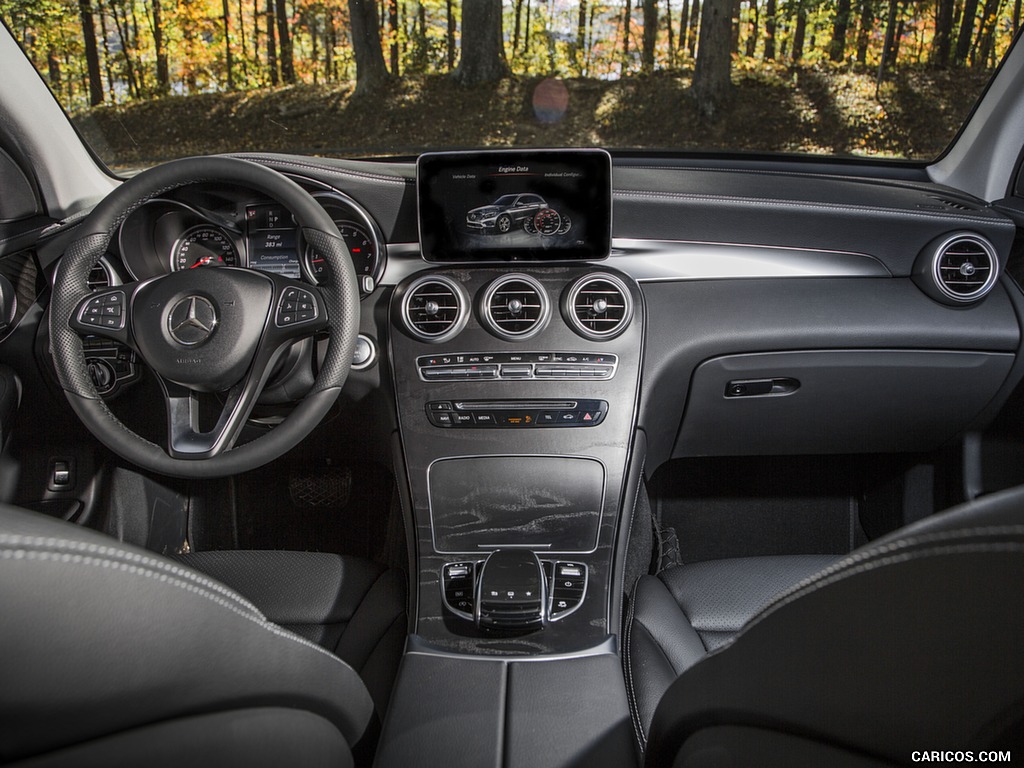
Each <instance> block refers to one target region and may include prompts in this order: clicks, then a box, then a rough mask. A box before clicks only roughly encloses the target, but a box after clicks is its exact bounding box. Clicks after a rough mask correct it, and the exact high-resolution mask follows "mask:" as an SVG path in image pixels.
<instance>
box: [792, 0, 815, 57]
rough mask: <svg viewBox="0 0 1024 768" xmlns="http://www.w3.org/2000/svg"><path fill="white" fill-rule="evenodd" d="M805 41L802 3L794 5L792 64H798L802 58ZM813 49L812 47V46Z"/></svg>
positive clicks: (804, 15) (805, 9) (805, 31)
mask: <svg viewBox="0 0 1024 768" xmlns="http://www.w3.org/2000/svg"><path fill="white" fill-rule="evenodd" d="M806 40H807V8H805V7H804V4H803V3H802V2H798V3H797V5H796V29H795V30H794V31H793V63H794V64H799V63H800V60H801V59H803V57H804V43H805V41H806ZM812 47H813V46H812Z"/></svg>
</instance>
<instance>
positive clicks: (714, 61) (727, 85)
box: [691, 0, 733, 120]
mask: <svg viewBox="0 0 1024 768" xmlns="http://www.w3.org/2000/svg"><path fill="white" fill-rule="evenodd" d="M732 9H733V2H732V0H705V1H704V10H703V14H702V16H703V18H702V19H701V23H700V52H699V54H698V56H697V63H696V65H695V66H694V69H693V85H692V86H691V90H692V91H693V95H694V97H695V98H696V100H697V111H698V113H699V114H700V116H701V118H702V119H704V120H714V119H716V118H717V116H718V114H719V112H720V110H721V109H722V105H723V104H724V102H725V100H726V98H727V97H728V95H729V91H730V89H731V86H732V81H731V69H732V46H731V43H732Z"/></svg>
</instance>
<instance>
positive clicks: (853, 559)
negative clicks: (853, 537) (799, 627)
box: [762, 525, 1024, 612]
mask: <svg viewBox="0 0 1024 768" xmlns="http://www.w3.org/2000/svg"><path fill="white" fill-rule="evenodd" d="M1005 535H1024V525H997V526H989V527H984V526H979V527H976V528H958V529H956V530H953V531H938V532H935V533H925V534H921V535H919V536H911V537H908V538H901V539H896V540H895V541H890V542H888V543H886V544H882V545H879V546H874V547H868V548H867V549H864V550H862V551H860V552H856V553H853V554H850V555H847V556H846V557H844V558H842V559H841V560H839V561H837V562H835V563H832V564H831V565H828V566H825V568H823V569H822V570H820V571H818V572H817V573H814V574H811V575H810V576H808V577H806V578H804V579H801V580H800V581H798V582H797V583H796V584H794V585H793V586H792V587H790V588H789V589H787V590H786V591H784V592H781V593H780V594H779V595H778V596H777V597H776V599H775V600H773V601H772V602H771V603H769V604H768V605H766V606H765V607H764V608H763V609H762V612H763V611H767V610H769V609H770V608H772V607H773V606H774V605H775V603H776V602H777V601H782V600H785V599H786V598H788V597H789V596H790V595H791V594H793V593H795V592H798V591H801V590H803V589H807V588H808V587H811V586H813V585H814V584H816V583H817V582H818V581H819V580H821V579H827V578H829V577H831V576H833V575H835V574H837V573H840V572H842V571H846V570H848V569H851V568H856V566H857V565H858V564H862V563H865V562H867V561H870V560H874V559H876V558H878V557H879V556H880V555H886V554H888V553H891V552H899V551H903V550H905V549H907V548H908V547H916V546H920V545H922V544H930V543H933V542H942V541H948V540H950V539H952V540H958V539H962V538H965V537H970V536H1005Z"/></svg>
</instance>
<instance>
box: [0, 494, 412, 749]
mask: <svg viewBox="0 0 1024 768" xmlns="http://www.w3.org/2000/svg"><path fill="white" fill-rule="evenodd" d="M211 576H212V577H213V578H211ZM0 616H2V617H3V618H2V624H3V629H2V630H0V660H2V662H0V664H2V667H3V670H4V672H3V683H2V684H0V764H4V765H6V764H8V763H12V764H18V762H19V761H28V760H31V764H32V765H33V766H36V765H46V766H50V765H54V766H56V765H75V766H80V765H112V764H113V765H133V764H134V765H147V766H149V765H181V764H194V765H201V766H205V765H225V764H245V765H254V766H272V765H273V766H279V765H298V764H315V765H339V766H344V765H351V764H352V748H353V746H354V745H356V744H357V743H358V742H359V741H360V739H361V738H363V736H364V734H365V733H366V731H367V728H368V725H370V724H371V723H372V722H374V720H375V719H376V717H377V716H378V714H375V703H376V705H377V707H376V708H377V709H378V711H379V712H381V711H383V707H384V706H386V703H387V697H388V695H389V692H390V687H391V683H392V681H393V677H394V672H395V670H396V669H397V665H398V662H399V659H400V655H401V648H402V644H403V643H404V639H405V599H404V582H403V580H402V578H401V577H400V576H399V575H398V574H396V573H393V572H387V571H384V570H383V569H382V568H380V567H379V566H375V565H372V564H370V563H367V562H365V561H361V560H359V559H356V558H343V557H338V556H335V555H326V554H316V553H289V552H235V553H232V552H223V553H200V554H193V555H188V556H184V557H181V558H179V559H178V560H177V561H175V560H170V559H167V558H163V557H159V556H157V555H154V554H153V553H151V552H148V551H146V550H143V549H140V548H137V547H132V546H128V545H124V544H121V543H120V542H117V541H115V540H113V539H111V538H109V537H107V536H104V535H102V534H99V533H96V532H94V531H89V530H85V529H83V528H81V527H78V526H73V525H70V524H68V523H64V522H61V521H57V520H53V519H50V518H47V517H45V516H42V515H39V514H36V513H32V512H26V511H24V510H20V509H16V508H13V507H8V506H0ZM328 649H329V650H328ZM360 676H362V679H361V677H360ZM368 689H369V690H368Z"/></svg>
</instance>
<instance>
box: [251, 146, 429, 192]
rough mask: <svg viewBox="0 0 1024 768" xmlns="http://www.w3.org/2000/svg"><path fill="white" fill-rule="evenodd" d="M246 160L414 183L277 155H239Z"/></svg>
mask: <svg viewBox="0 0 1024 768" xmlns="http://www.w3.org/2000/svg"><path fill="white" fill-rule="evenodd" d="M237 157H240V158H242V159H244V160H254V161H259V162H261V163H268V164H273V165H280V166H285V167H288V168H304V169H307V170H314V171H322V172H324V173H330V174H334V175H335V176H349V177H351V178H354V179H362V180H364V181H382V182H387V183H388V184H401V185H402V186H403V187H405V186H409V185H410V184H412V183H413V180H412V179H406V178H401V177H397V176H383V175H379V174H375V173H363V172H361V171H351V170H348V169H342V168H332V167H331V166H328V165H316V164H315V163H299V162H295V161H293V160H282V159H280V158H277V157H273V156H270V155H244V154H243V155H237Z"/></svg>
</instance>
